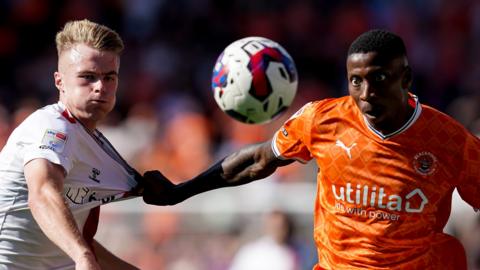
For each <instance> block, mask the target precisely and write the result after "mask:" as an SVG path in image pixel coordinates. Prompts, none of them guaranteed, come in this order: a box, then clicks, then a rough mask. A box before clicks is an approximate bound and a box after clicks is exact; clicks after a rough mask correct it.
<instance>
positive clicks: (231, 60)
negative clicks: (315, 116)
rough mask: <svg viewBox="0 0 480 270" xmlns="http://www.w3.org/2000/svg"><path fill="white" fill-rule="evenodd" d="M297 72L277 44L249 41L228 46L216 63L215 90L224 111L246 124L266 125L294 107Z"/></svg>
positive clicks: (254, 39)
mask: <svg viewBox="0 0 480 270" xmlns="http://www.w3.org/2000/svg"><path fill="white" fill-rule="evenodd" d="M297 77H298V76H297V69H296V67H295V63H294V61H293V59H292V57H291V56H290V55H289V54H288V52H287V51H286V50H285V49H284V48H283V47H282V46H280V45H279V44H278V43H277V42H275V41H272V40H270V39H267V38H263V37H247V38H243V39H240V40H237V41H235V42H233V43H231V44H230V45H228V46H227V47H226V48H225V49H224V50H223V52H222V53H221V54H220V56H219V57H218V59H217V62H216V63H215V66H214V69H213V74H212V90H213V95H214V98H215V101H216V102H217V104H218V106H219V107H220V109H222V111H224V112H225V113H227V114H228V115H230V116H231V117H233V118H235V119H236V120H239V121H241V122H243V123H247V124H263V123H267V122H269V121H271V120H273V119H274V118H276V117H277V116H279V115H281V114H282V113H283V112H285V111H286V110H287V108H288V107H289V106H290V105H291V104H292V101H293V99H294V98H295V94H296V92H297V84H298V78H297Z"/></svg>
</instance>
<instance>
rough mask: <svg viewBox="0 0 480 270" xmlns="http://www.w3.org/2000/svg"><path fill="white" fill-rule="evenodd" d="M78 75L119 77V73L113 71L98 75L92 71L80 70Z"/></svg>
mask: <svg viewBox="0 0 480 270" xmlns="http://www.w3.org/2000/svg"><path fill="white" fill-rule="evenodd" d="M77 74H79V75H82V74H99V75H109V76H111V75H114V76H118V72H116V71H114V70H112V71H109V72H105V73H98V72H95V71H92V70H80V71H78V72H77Z"/></svg>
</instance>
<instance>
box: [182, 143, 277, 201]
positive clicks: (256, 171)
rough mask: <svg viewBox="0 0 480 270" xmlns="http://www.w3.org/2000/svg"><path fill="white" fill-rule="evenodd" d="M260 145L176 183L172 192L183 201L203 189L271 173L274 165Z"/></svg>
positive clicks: (244, 182) (255, 178)
mask: <svg viewBox="0 0 480 270" xmlns="http://www.w3.org/2000/svg"><path fill="white" fill-rule="evenodd" d="M262 147H264V145H263V144H259V145H252V146H249V147H246V148H244V149H242V150H240V151H238V152H236V153H234V154H232V155H230V156H228V157H227V158H225V159H223V160H221V161H219V162H217V163H216V164H215V165H213V166H212V167H210V168H209V169H208V170H206V171H205V172H203V173H202V174H200V175H198V176H196V177H195V178H193V179H191V180H190V181H187V182H185V183H181V184H179V185H176V186H175V188H174V194H175V195H176V196H177V197H178V198H179V199H180V200H182V201H183V200H185V199H187V198H189V197H191V196H194V195H196V194H199V193H202V192H205V191H209V190H213V189H218V188H222V187H230V186H239V185H243V184H247V183H250V182H252V181H254V180H258V179H262V178H264V177H266V176H268V175H270V174H272V173H273V172H274V171H275V168H276V166H272V165H271V163H270V161H269V160H267V159H265V158H264V156H263V155H264V153H263V151H264V150H263V149H262Z"/></svg>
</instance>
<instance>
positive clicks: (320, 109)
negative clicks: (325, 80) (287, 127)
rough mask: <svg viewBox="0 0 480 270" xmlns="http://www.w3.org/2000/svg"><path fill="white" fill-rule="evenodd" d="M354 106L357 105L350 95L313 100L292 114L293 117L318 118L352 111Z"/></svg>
mask: <svg viewBox="0 0 480 270" xmlns="http://www.w3.org/2000/svg"><path fill="white" fill-rule="evenodd" d="M352 106H355V104H354V102H353V100H352V99H351V98H350V97H349V96H345V97H340V98H326V99H322V100H316V101H311V102H309V103H307V104H305V105H304V106H303V107H302V108H300V110H298V111H297V112H296V113H295V114H294V115H292V117H291V119H293V118H297V117H299V116H302V117H314V118H317V119H318V118H323V117H336V116H341V115H343V114H345V113H346V112H351V111H352V110H351V109H352Z"/></svg>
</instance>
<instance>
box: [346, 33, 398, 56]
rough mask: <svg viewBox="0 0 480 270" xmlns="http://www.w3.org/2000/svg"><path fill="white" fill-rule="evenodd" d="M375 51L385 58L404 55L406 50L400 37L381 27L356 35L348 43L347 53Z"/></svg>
mask: <svg viewBox="0 0 480 270" xmlns="http://www.w3.org/2000/svg"><path fill="white" fill-rule="evenodd" d="M369 52H377V53H379V54H382V55H383V56H384V57H387V58H396V57H399V56H406V55H407V50H406V49H405V44H404V43H403V40H402V38H401V37H399V36H397V35H396V34H394V33H392V32H389V31H387V30H383V29H373V30H370V31H367V32H365V33H363V34H361V35H360V36H358V37H357V38H356V39H355V40H354V41H353V42H352V44H351V45H350V48H349V49H348V55H349V56H350V55H351V54H354V53H369Z"/></svg>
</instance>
